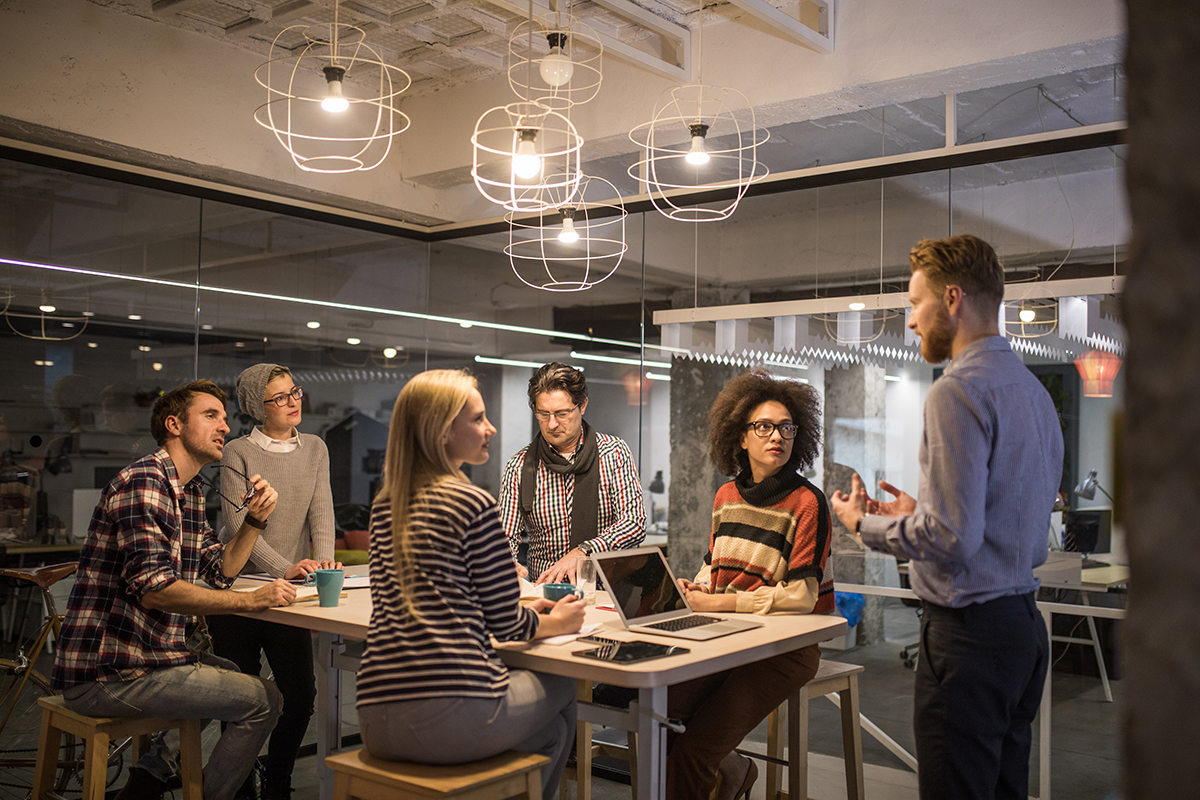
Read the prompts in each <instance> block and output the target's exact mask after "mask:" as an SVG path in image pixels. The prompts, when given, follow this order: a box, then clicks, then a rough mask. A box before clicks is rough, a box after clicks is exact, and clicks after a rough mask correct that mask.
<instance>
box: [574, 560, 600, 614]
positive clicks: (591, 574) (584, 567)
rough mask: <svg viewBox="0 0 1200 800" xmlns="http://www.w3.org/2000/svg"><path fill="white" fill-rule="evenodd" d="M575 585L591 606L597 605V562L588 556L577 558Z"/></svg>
mask: <svg viewBox="0 0 1200 800" xmlns="http://www.w3.org/2000/svg"><path fill="white" fill-rule="evenodd" d="M575 585H576V586H578V587H579V589H580V591H582V592H583V599H584V601H586V602H587V604H588V605H589V606H594V605H596V564H595V563H594V562H593V561H592V559H591V558H590V557H588V556H583V557H581V558H577V559H575Z"/></svg>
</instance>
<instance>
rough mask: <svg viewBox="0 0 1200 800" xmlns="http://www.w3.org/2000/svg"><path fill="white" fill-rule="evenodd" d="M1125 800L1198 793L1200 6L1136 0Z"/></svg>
mask: <svg viewBox="0 0 1200 800" xmlns="http://www.w3.org/2000/svg"><path fill="white" fill-rule="evenodd" d="M1128 8H1129V31H1130V33H1129V52H1128V57H1127V58H1128V76H1129V83H1128V86H1129V161H1128V167H1127V173H1126V180H1127V188H1128V192H1129V207H1130V212H1131V214H1132V218H1133V241H1132V246H1131V248H1130V251H1131V252H1130V255H1129V259H1128V261H1127V262H1126V263H1127V264H1128V269H1129V272H1128V274H1129V280H1128V283H1127V284H1126V287H1125V295H1124V298H1123V304H1124V317H1125V324H1126V327H1127V329H1128V331H1129V351H1128V361H1127V362H1126V368H1127V372H1126V412H1125V436H1124V442H1125V444H1124V450H1123V460H1124V463H1123V464H1122V465H1121V466H1122V474H1123V476H1124V478H1125V484H1126V485H1125V486H1123V487H1121V488H1120V489H1119V490H1118V494H1117V497H1118V500H1119V501H1121V506H1120V508H1121V517H1122V519H1123V521H1124V524H1125V528H1126V537H1127V538H1126V545H1127V548H1128V554H1129V565H1130V571H1131V573H1132V577H1131V580H1130V585H1129V616H1128V618H1127V619H1126V621H1125V623H1124V625H1123V626H1122V630H1123V633H1124V639H1125V645H1126V647H1125V664H1126V668H1127V669H1126V673H1125V675H1126V677H1125V680H1123V681H1122V683H1123V684H1124V685H1125V690H1126V692H1127V696H1126V698H1125V706H1124V723H1123V734H1124V757H1125V781H1124V784H1125V785H1124V791H1123V796H1124V797H1127V798H1132V799H1134V800H1141V799H1142V798H1145V800H1151V799H1153V800H1158V798H1163V797H1193V796H1195V793H1196V791H1197V788H1196V787H1198V786H1200V759H1197V758H1196V756H1195V751H1196V742H1200V713H1198V712H1200V625H1197V623H1196V620H1197V618H1198V617H1200V536H1197V535H1196V533H1197V531H1196V527H1197V522H1196V509H1197V508H1200V414H1197V413H1196V408H1197V398H1200V227H1198V226H1197V225H1196V198H1197V197H1198V196H1200V146H1198V142H1197V136H1196V131H1198V130H1200V103H1196V102H1195V87H1196V86H1198V85H1200V59H1197V58H1196V53H1197V52H1200V6H1197V4H1196V3H1195V2H1193V1H1192V0H1174V1H1173V2H1172V1H1166V2H1153V1H1152V0H1129V4H1128Z"/></svg>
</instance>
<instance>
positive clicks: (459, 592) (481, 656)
mask: <svg viewBox="0 0 1200 800" xmlns="http://www.w3.org/2000/svg"><path fill="white" fill-rule="evenodd" d="M409 525H410V528H411V530H412V537H413V538H412V542H413V549H414V558H415V560H416V565H417V568H418V575H417V585H416V589H415V597H414V598H413V599H414V600H415V605H416V607H417V611H418V613H419V614H420V617H421V619H420V620H417V619H414V618H413V616H412V615H411V614H410V613H409V612H408V611H407V610H406V608H405V606H404V602H403V600H402V598H401V593H400V584H399V581H398V579H397V577H396V571H395V566H394V564H395V562H394V557H393V548H392V514H391V507H390V505H389V504H376V505H375V507H374V508H372V510H371V568H370V571H371V602H372V604H373V607H372V610H371V623H370V627H369V629H368V631H367V648H366V652H365V653H364V654H363V661H362V668H361V669H360V670H359V673H358V701H357V704H358V706H359V707H362V706H366V705H372V704H376V703H388V702H395V701H403V700H422V699H428V698H434V697H445V696H447V695H450V696H459V697H483V698H496V697H500V696H502V695H503V694H504V693H505V691H506V690H507V687H508V668H507V667H505V666H504V663H503V662H502V661H501V660H500V657H499V656H498V655H497V654H496V651H495V649H494V648H493V647H492V644H491V640H490V639H489V635H490V636H493V637H495V638H496V639H497V640H498V641H527V640H529V639H531V638H533V636H534V634H536V633H537V630H538V624H539V623H538V616H537V614H536V613H535V612H533V611H531V610H529V609H526V608H522V607H521V606H520V605H519V604H518V602H517V601H518V600H519V599H520V587H519V586H518V583H517V573H516V570H514V569H513V561H512V555H511V554H510V553H509V550H508V544H507V541H506V540H505V537H504V530H503V528H501V526H500V516H499V514H498V513H497V511H496V501H495V500H493V499H492V496H491V495H489V494H488V493H487V492H485V491H484V490H483V489H480V488H478V487H476V486H474V485H472V484H470V483H466V482H464V481H459V480H447V481H444V482H442V483H440V484H437V485H436V486H431V487H427V488H425V489H422V490H421V491H420V492H418V493H417V494H416V496H415V497H414V498H413V502H412V505H411V506H410V508H409Z"/></svg>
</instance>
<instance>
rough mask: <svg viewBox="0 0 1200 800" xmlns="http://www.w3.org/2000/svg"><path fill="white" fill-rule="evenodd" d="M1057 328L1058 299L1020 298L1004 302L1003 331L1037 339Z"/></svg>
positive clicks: (1022, 337)
mask: <svg viewBox="0 0 1200 800" xmlns="http://www.w3.org/2000/svg"><path fill="white" fill-rule="evenodd" d="M1056 330H1058V300H1055V299H1051V300H1022V301H1020V302H1016V303H1005V304H1004V333H1005V334H1006V335H1008V336H1015V337H1017V338H1018V339H1039V338H1041V337H1043V336H1049V335H1050V334H1052V333H1054V332H1055V331H1056Z"/></svg>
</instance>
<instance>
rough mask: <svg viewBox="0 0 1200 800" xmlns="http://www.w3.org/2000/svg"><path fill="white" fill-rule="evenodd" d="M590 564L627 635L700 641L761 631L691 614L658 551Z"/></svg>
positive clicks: (608, 556) (749, 623)
mask: <svg viewBox="0 0 1200 800" xmlns="http://www.w3.org/2000/svg"><path fill="white" fill-rule="evenodd" d="M592 560H593V561H595V562H596V570H597V572H598V573H599V575H600V579H601V580H602V581H604V586H605V587H606V588H607V589H608V593H609V595H610V596H611V597H612V602H613V606H614V607H615V608H616V610H617V614H619V615H620V617H621V622H623V623H624V624H625V627H626V628H628V629H629V630H631V631H640V632H642V633H653V634H657V635H659V636H676V637H679V638H680V639H692V640H693V641H704V640H706V639H715V638H717V637H718V636H727V635H728V634H731V633H738V632H740V631H748V630H753V629H754V628H758V627H761V626H762V623H761V622H757V621H755V620H750V619H738V618H734V619H728V618H725V617H721V616H715V615H710V614H696V613H694V612H693V611H692V608H691V606H689V605H688V602H687V599H686V598H685V597H684V596H683V592H682V591H680V589H679V582H678V581H677V580H676V579H675V574H674V573H673V572H671V567H670V566H669V565H668V564H667V560H666V558H664V557H663V554H662V550H660V549H658V548H657V547H638V548H636V549H633V550H614V551H610V552H605V553H595V554H593V555H592ZM739 616H741V615H739Z"/></svg>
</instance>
